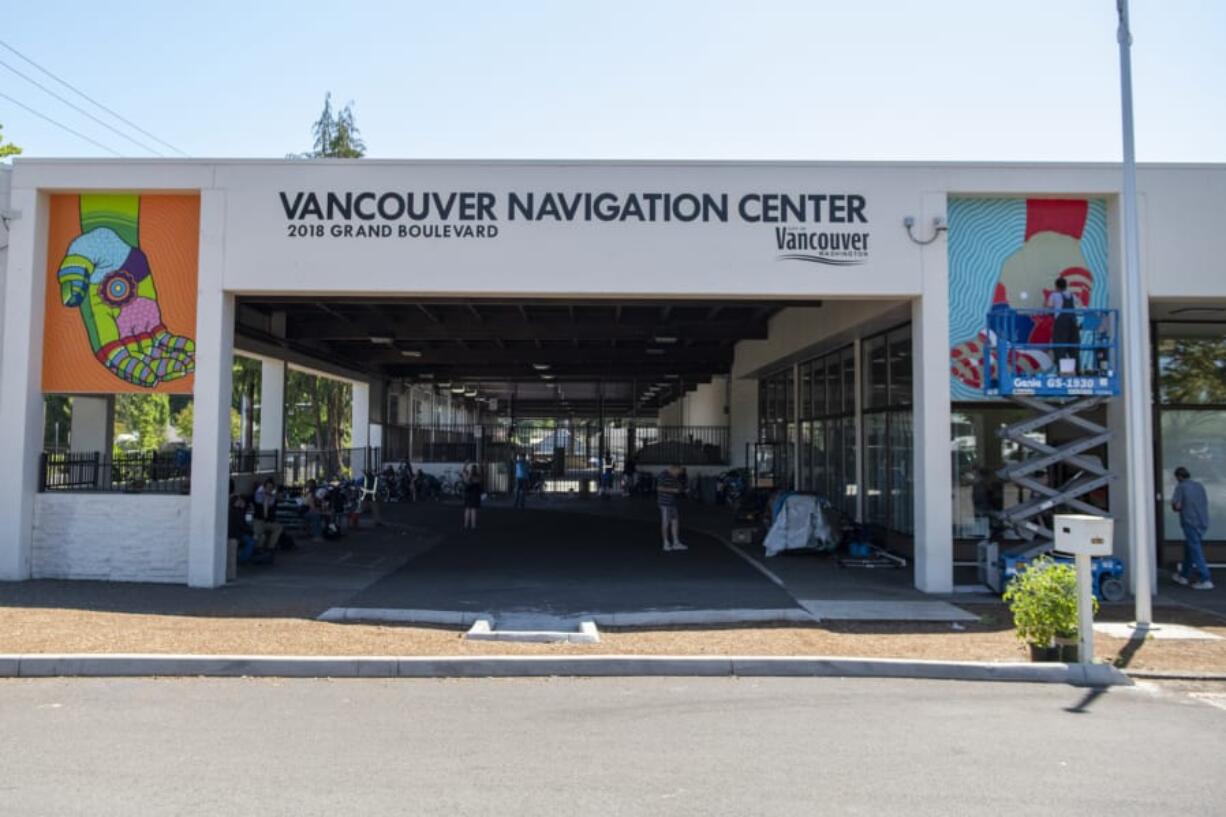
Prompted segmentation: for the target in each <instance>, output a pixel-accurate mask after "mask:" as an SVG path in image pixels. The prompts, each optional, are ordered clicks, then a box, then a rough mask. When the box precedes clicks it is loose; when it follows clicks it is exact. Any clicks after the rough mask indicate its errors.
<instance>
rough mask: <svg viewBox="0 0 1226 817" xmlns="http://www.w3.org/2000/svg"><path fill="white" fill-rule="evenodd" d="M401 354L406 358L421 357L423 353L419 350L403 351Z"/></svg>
mask: <svg viewBox="0 0 1226 817" xmlns="http://www.w3.org/2000/svg"><path fill="white" fill-rule="evenodd" d="M400 354H402V355H404V356H405V357H421V352H420V351H419V350H417V349H401V350H400Z"/></svg>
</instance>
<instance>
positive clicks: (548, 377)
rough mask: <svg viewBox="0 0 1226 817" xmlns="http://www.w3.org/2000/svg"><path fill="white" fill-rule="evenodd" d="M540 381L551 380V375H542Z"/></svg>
mask: <svg viewBox="0 0 1226 817" xmlns="http://www.w3.org/2000/svg"><path fill="white" fill-rule="evenodd" d="M541 380H553V375H551V374H543V375H541Z"/></svg>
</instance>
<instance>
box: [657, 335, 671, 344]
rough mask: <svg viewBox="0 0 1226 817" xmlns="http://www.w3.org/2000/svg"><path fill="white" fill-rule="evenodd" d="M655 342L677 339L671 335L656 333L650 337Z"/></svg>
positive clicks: (669, 341) (667, 341)
mask: <svg viewBox="0 0 1226 817" xmlns="http://www.w3.org/2000/svg"><path fill="white" fill-rule="evenodd" d="M652 340H654V341H655V342H656V343H676V342H677V339H676V338H675V337H673V336H672V335H656V336H655V337H654V338H652Z"/></svg>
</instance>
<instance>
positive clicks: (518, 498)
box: [515, 453, 531, 508]
mask: <svg viewBox="0 0 1226 817" xmlns="http://www.w3.org/2000/svg"><path fill="white" fill-rule="evenodd" d="M530 476H531V474H530V472H529V471H528V458H527V457H525V456H524V455H523V453H520V455H519V456H518V457H516V458H515V507H516V508H522V507H524V506H525V505H526V504H527V502H528V479H529V477H530Z"/></svg>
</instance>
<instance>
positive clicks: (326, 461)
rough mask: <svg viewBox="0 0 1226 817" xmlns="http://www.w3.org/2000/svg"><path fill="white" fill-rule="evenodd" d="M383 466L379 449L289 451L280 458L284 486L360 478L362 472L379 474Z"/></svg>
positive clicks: (381, 453) (302, 449)
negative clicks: (311, 481)
mask: <svg viewBox="0 0 1226 817" xmlns="http://www.w3.org/2000/svg"><path fill="white" fill-rule="evenodd" d="M382 463H383V452H382V449H380V448H374V447H369V448H341V449H337V450H327V449H324V450H316V449H305V448H300V449H294V448H291V449H288V450H287V451H285V452H284V453H283V454H282V455H281V467H280V472H281V479H280V482H281V484H283V485H303V484H305V483H306V481H307V480H310V479H313V480H315V481H316V482H329V481H332V480H334V479H341V478H353V479H358V478H361V476H362V472H363V471H378V470H379V468H380V466H381V465H382Z"/></svg>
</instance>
